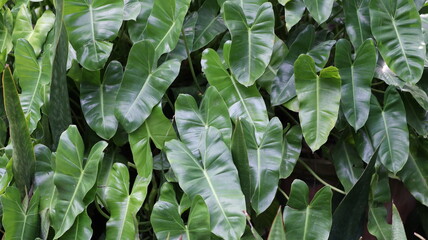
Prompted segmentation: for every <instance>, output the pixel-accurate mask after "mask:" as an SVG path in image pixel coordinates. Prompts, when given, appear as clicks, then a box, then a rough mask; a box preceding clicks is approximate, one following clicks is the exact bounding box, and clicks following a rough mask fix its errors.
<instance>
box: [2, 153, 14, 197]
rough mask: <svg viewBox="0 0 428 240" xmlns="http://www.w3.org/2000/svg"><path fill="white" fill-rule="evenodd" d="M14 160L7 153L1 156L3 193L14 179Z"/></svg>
mask: <svg viewBox="0 0 428 240" xmlns="http://www.w3.org/2000/svg"><path fill="white" fill-rule="evenodd" d="M12 178H13V173H12V161H10V160H9V159H8V158H7V157H6V155H3V156H1V157H0V194H3V193H4V192H5V191H6V189H7V187H8V186H9V184H10V182H11V181H12Z"/></svg>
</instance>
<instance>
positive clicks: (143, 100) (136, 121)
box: [115, 41, 180, 133]
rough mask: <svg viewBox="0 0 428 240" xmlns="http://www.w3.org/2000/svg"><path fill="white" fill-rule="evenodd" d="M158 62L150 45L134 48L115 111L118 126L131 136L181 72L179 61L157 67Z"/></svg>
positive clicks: (147, 43) (170, 61) (142, 44)
mask: <svg viewBox="0 0 428 240" xmlns="http://www.w3.org/2000/svg"><path fill="white" fill-rule="evenodd" d="M157 60H158V59H157V58H156V54H155V48H154V46H153V45H152V44H151V43H150V42H148V41H141V42H138V43H136V44H134V46H132V48H131V52H130V53H129V58H128V64H127V65H126V69H125V73H124V76H123V80H122V85H121V86H120V89H119V92H118V94H117V98H116V109H115V115H116V117H117V119H118V120H119V123H120V124H121V125H122V126H123V128H124V129H125V130H126V131H127V132H128V133H131V132H133V131H135V130H136V129H137V128H138V127H140V126H141V125H142V124H143V122H144V121H145V120H146V119H147V117H148V116H149V115H150V113H151V111H152V108H153V107H154V106H156V104H158V103H159V102H160V100H161V99H162V97H163V95H164V94H165V92H166V90H167V89H168V87H169V86H170V85H171V83H172V82H173V81H174V79H175V78H176V77H177V75H178V72H179V70H180V62H179V61H178V60H169V61H166V62H164V63H162V64H161V65H160V66H159V67H156V65H157V64H156V62H157Z"/></svg>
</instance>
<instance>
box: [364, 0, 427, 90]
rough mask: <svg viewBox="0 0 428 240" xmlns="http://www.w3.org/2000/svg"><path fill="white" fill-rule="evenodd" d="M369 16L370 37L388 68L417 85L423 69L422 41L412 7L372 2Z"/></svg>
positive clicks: (404, 0)
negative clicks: (371, 36)
mask: <svg viewBox="0 0 428 240" xmlns="http://www.w3.org/2000/svg"><path fill="white" fill-rule="evenodd" d="M370 16H371V17H370V25H371V30H372V33H373V36H374V37H375V38H376V41H377V45H378V49H379V52H380V54H381V55H382V57H383V59H384V60H385V62H386V64H387V65H388V67H389V68H390V69H391V70H392V71H393V72H395V73H396V74H397V75H398V76H399V77H400V78H401V79H403V80H404V81H406V82H410V83H417V82H418V81H419V79H420V78H421V76H422V72H423V68H424V59H425V42H424V36H423V34H422V26H421V19H420V17H419V13H418V11H417V10H416V7H415V4H414V3H413V2H410V1H408V0H373V1H370Z"/></svg>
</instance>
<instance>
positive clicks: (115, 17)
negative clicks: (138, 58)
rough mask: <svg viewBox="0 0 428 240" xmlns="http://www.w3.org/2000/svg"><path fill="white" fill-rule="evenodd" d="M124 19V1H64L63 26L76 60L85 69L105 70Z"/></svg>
mask: <svg viewBox="0 0 428 240" xmlns="http://www.w3.org/2000/svg"><path fill="white" fill-rule="evenodd" d="M122 20H123V0H92V1H84V2H82V1H80V0H64V23H65V26H66V28H67V32H68V34H69V39H70V43H71V45H72V46H73V48H74V49H76V53H77V60H78V61H79V63H80V64H81V65H82V66H83V67H84V68H86V69H88V70H90V71H95V70H98V69H101V68H103V67H104V64H105V63H106V61H107V59H108V57H109V56H110V52H111V50H112V46H113V44H112V43H110V42H109V41H111V40H113V39H114V38H116V36H117V33H118V32H119V29H120V26H121V25H122Z"/></svg>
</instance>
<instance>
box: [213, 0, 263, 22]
mask: <svg viewBox="0 0 428 240" xmlns="http://www.w3.org/2000/svg"><path fill="white" fill-rule="evenodd" d="M225 2H233V3H235V4H237V5H238V6H240V7H241V9H242V10H243V13H245V17H246V19H247V21H248V23H249V24H252V23H253V22H254V21H255V20H254V19H256V18H257V17H256V15H257V12H258V11H259V8H260V6H261V5H262V4H263V3H265V2H267V0H217V3H218V5H219V6H223V11H224V3H225Z"/></svg>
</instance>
